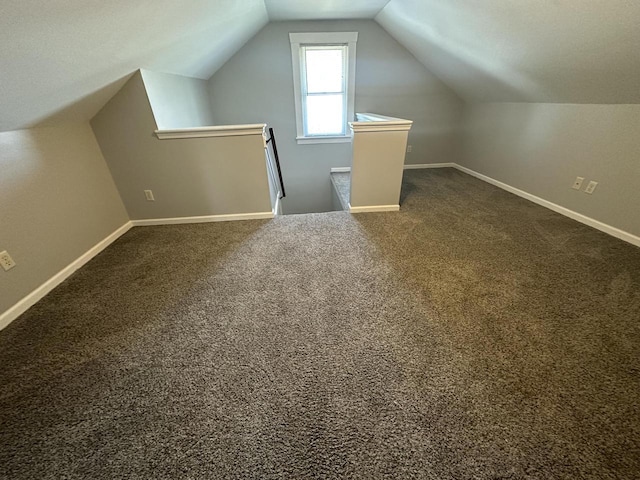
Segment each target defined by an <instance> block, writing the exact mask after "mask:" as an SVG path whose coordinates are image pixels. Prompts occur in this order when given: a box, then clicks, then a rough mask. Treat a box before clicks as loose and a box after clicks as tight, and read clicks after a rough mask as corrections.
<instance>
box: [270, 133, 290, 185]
mask: <svg viewBox="0 0 640 480" xmlns="http://www.w3.org/2000/svg"><path fill="white" fill-rule="evenodd" d="M269 143H270V144H271V148H272V149H273V158H274V160H275V163H276V169H277V170H278V180H279V181H280V192H281V193H282V196H281V197H280V198H284V197H286V196H287V194H286V193H285V192H284V180H282V169H281V168H280V158H279V157H278V147H277V146H276V136H275V134H274V133H273V128H271V127H269V140H267V144H269Z"/></svg>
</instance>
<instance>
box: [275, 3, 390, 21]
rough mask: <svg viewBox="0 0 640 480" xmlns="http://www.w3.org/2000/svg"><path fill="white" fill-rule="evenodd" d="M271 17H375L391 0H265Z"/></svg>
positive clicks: (320, 18)
mask: <svg viewBox="0 0 640 480" xmlns="http://www.w3.org/2000/svg"><path fill="white" fill-rule="evenodd" d="M264 3H265V5H266V6H267V12H269V18H270V19H271V20H273V21H276V20H328V19H333V20H335V19H350V18H373V17H375V16H376V15H377V14H378V12H380V10H381V9H382V8H383V7H384V6H385V5H386V4H387V3H389V0H324V1H318V0H264Z"/></svg>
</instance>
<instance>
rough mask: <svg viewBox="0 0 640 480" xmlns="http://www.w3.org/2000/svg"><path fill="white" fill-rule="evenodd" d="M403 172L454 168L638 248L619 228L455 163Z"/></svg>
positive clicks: (636, 241)
mask: <svg viewBox="0 0 640 480" xmlns="http://www.w3.org/2000/svg"><path fill="white" fill-rule="evenodd" d="M404 168H405V170H409V169H418V168H455V169H457V170H460V171H461V172H464V173H466V174H468V175H471V176H472V177H476V178H477V179H479V180H482V181H483V182H487V183H490V184H491V185H495V186H496V187H498V188H501V189H503V190H506V191H507V192H509V193H513V194H514V195H518V196H519V197H522V198H525V199H527V200H529V201H531V202H533V203H536V204H538V205H541V206H543V207H546V208H548V209H549V210H553V211H554V212H556V213H559V214H561V215H564V216H565V217H569V218H571V219H573V220H576V221H578V222H580V223H583V224H585V225H588V226H590V227H593V228H595V229H596V230H600V231H601V232H604V233H607V234H609V235H611V236H612V237H616V238H619V239H620V240H624V241H625V242H628V243H630V244H632V245H635V246H637V247H640V237H638V236H636V235H633V234H631V233H629V232H625V231H624V230H620V229H619V228H616V227H612V226H611V225H607V224H606V223H602V222H600V221H598V220H595V219H593V218H591V217H587V216H586V215H583V214H581V213H578V212H574V211H573V210H570V209H568V208H565V207H563V206H560V205H558V204H556V203H553V202H550V201H549V200H545V199H544V198H540V197H537V196H535V195H533V194H531V193H528V192H525V191H524V190H520V189H519V188H515V187H512V186H511V185H507V184H506V183H503V182H501V181H499V180H496V179H494V178H491V177H488V176H486V175H483V174H482V173H478V172H476V171H475V170H471V169H470V168H467V167H463V166H462V165H458V164H457V163H453V162H451V163H423V164H416V165H405V166H404Z"/></svg>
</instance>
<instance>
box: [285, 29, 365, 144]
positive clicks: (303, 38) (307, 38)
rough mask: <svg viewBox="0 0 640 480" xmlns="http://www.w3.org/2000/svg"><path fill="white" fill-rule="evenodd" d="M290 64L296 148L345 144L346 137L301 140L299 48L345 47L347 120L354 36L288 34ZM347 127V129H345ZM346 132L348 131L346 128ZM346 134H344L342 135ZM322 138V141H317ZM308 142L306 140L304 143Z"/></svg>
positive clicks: (351, 96) (350, 112)
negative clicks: (297, 146) (302, 46)
mask: <svg viewBox="0 0 640 480" xmlns="http://www.w3.org/2000/svg"><path fill="white" fill-rule="evenodd" d="M289 42H290V43H291V63H292V65H293V99H294V104H295V111H296V140H297V142H298V144H301V145H303V144H305V143H346V142H350V141H351V137H350V136H344V137H334V138H336V139H338V138H339V139H340V140H334V141H331V140H329V138H328V137H324V138H322V137H305V135H304V124H303V122H304V119H303V116H304V112H303V110H304V106H303V105H302V78H301V77H302V70H301V59H300V56H301V50H300V46H301V45H314V44H315V45H346V46H347V56H348V57H347V59H346V64H347V65H346V74H347V86H346V88H347V91H346V94H347V112H346V113H347V118H346V119H347V120H348V119H350V118H354V116H355V96H356V47H357V44H358V32H308V33H307V32H305V33H290V34H289ZM347 127H348V125H347ZM347 130H349V129H348V128H347ZM346 133H348V131H347V132H346ZM320 138H322V139H320ZM307 139H309V140H307Z"/></svg>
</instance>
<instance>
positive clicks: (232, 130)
mask: <svg viewBox="0 0 640 480" xmlns="http://www.w3.org/2000/svg"><path fill="white" fill-rule="evenodd" d="M266 127H267V124H266V123H254V124H249V125H218V126H215V127H213V126H212V127H194V128H176V129H173V130H156V131H155V134H156V137H158V138H159V139H160V140H171V139H176V138H206V137H238V136H245V135H263V136H264V132H265V128H266Z"/></svg>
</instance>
